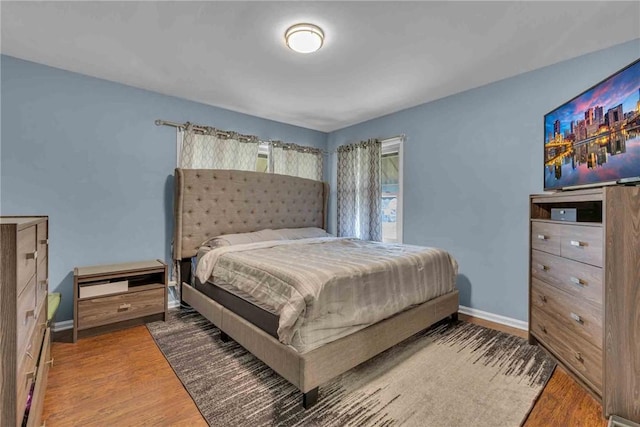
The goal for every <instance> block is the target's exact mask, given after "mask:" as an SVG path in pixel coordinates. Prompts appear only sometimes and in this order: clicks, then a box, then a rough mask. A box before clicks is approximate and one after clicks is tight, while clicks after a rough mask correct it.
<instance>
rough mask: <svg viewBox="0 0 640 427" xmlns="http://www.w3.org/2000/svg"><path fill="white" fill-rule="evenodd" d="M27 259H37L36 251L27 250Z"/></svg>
mask: <svg viewBox="0 0 640 427" xmlns="http://www.w3.org/2000/svg"><path fill="white" fill-rule="evenodd" d="M27 259H38V251H34V252H29V253H28V254H27Z"/></svg>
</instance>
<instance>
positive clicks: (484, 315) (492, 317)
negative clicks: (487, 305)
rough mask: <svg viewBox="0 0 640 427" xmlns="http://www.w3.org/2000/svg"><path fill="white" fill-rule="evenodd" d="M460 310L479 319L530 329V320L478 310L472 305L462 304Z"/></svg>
mask: <svg viewBox="0 0 640 427" xmlns="http://www.w3.org/2000/svg"><path fill="white" fill-rule="evenodd" d="M458 311H459V312H460V313H462V314H466V315H468V316H473V317H477V318H478V319H484V320H488V321H490V322H494V323H500V324H501V325H506V326H511V327H512V328H516V329H522V330H523V331H527V330H529V322H525V321H523V320H518V319H513V318H511V317H506V316H501V315H499V314H493V313H489V312H487V311H482V310H477V309H475V308H471V307H465V306H464V305H461V306H460V308H459V309H458Z"/></svg>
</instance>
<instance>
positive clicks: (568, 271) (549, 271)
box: [531, 250, 603, 306]
mask: <svg viewBox="0 0 640 427" xmlns="http://www.w3.org/2000/svg"><path fill="white" fill-rule="evenodd" d="M531 275H532V276H533V277H535V278H536V279H539V280H542V281H543V282H545V283H548V284H550V285H553V286H555V287H557V288H559V289H561V290H563V291H565V292H568V293H569V294H571V295H573V296H575V297H577V298H579V299H581V300H584V301H588V302H590V303H592V304H594V305H596V306H602V279H603V278H602V269H601V268H599V267H594V266H591V265H587V264H582V263H580V262H576V261H572V260H570V259H566V258H562V257H558V256H555V255H551V254H548V253H545V252H540V251H536V250H532V251H531Z"/></svg>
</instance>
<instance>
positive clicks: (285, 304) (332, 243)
mask: <svg viewBox="0 0 640 427" xmlns="http://www.w3.org/2000/svg"><path fill="white" fill-rule="evenodd" d="M196 275H197V277H198V279H199V280H200V281H201V282H207V281H211V282H213V283H224V284H226V285H228V287H229V288H228V289H233V290H234V292H233V293H235V294H236V296H237V295H238V294H240V295H242V296H250V297H251V298H250V300H251V301H252V303H254V305H256V306H260V307H261V308H263V309H264V310H265V311H267V312H270V313H272V314H276V315H277V316H278V329H277V336H278V339H279V340H280V341H281V342H282V343H284V344H288V345H290V346H292V347H293V348H294V349H296V350H297V351H299V352H301V353H304V352H307V351H310V350H313V349H315V348H317V347H320V346H321V345H323V344H326V343H328V342H331V341H334V340H336V339H339V338H341V337H343V336H346V335H349V334H351V333H353V332H356V331H358V330H360V329H363V328H365V327H367V326H369V325H372V324H374V323H376V322H378V321H380V320H383V319H386V318H388V317H391V316H393V315H394V314H396V313H399V312H401V311H404V310H406V309H408V308H410V307H413V306H415V305H417V304H421V303H423V302H426V301H428V300H430V299H433V298H436V297H438V296H441V295H444V294H446V293H448V292H451V291H453V290H454V289H455V277H456V275H457V263H456V261H455V260H454V259H453V258H452V257H451V256H450V255H449V254H448V253H447V252H446V251H444V250H442V249H437V248H426V247H419V246H413V245H400V244H383V243H379V242H368V241H362V240H359V239H352V238H315V239H301V240H294V241H281V240H280V241H269V242H260V243H250V244H241V245H235V246H225V247H221V248H216V249H212V250H211V251H209V252H207V253H205V254H204V255H202V256H201V257H200V260H199V262H198V265H197V269H196ZM226 285H225V286H226ZM244 299H245V301H247V300H249V299H248V298H244ZM243 317H244V316H243ZM252 323H253V322H252ZM254 324H255V323H254ZM257 326H259V327H260V325H257ZM263 329H264V328H263Z"/></svg>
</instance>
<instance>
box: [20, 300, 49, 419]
mask: <svg viewBox="0 0 640 427" xmlns="http://www.w3.org/2000/svg"><path fill="white" fill-rule="evenodd" d="M46 312H47V310H46V308H45V307H44V306H42V307H39V315H38V318H37V321H36V325H35V328H34V330H33V331H32V332H31V335H30V336H29V343H28V345H27V347H26V348H25V350H24V352H22V353H19V354H18V370H17V382H18V396H19V397H20V398H19V399H18V403H20V402H22V405H23V407H22V409H21V410H22V411H24V402H25V401H26V398H27V393H28V392H29V388H30V386H31V383H32V382H33V379H34V378H35V374H36V368H37V366H38V356H39V355H40V350H41V348H42V344H43V338H44V334H45V330H46V329H47V324H46V321H47V317H46ZM22 394H24V396H23V397H22ZM18 409H20V408H18Z"/></svg>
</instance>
